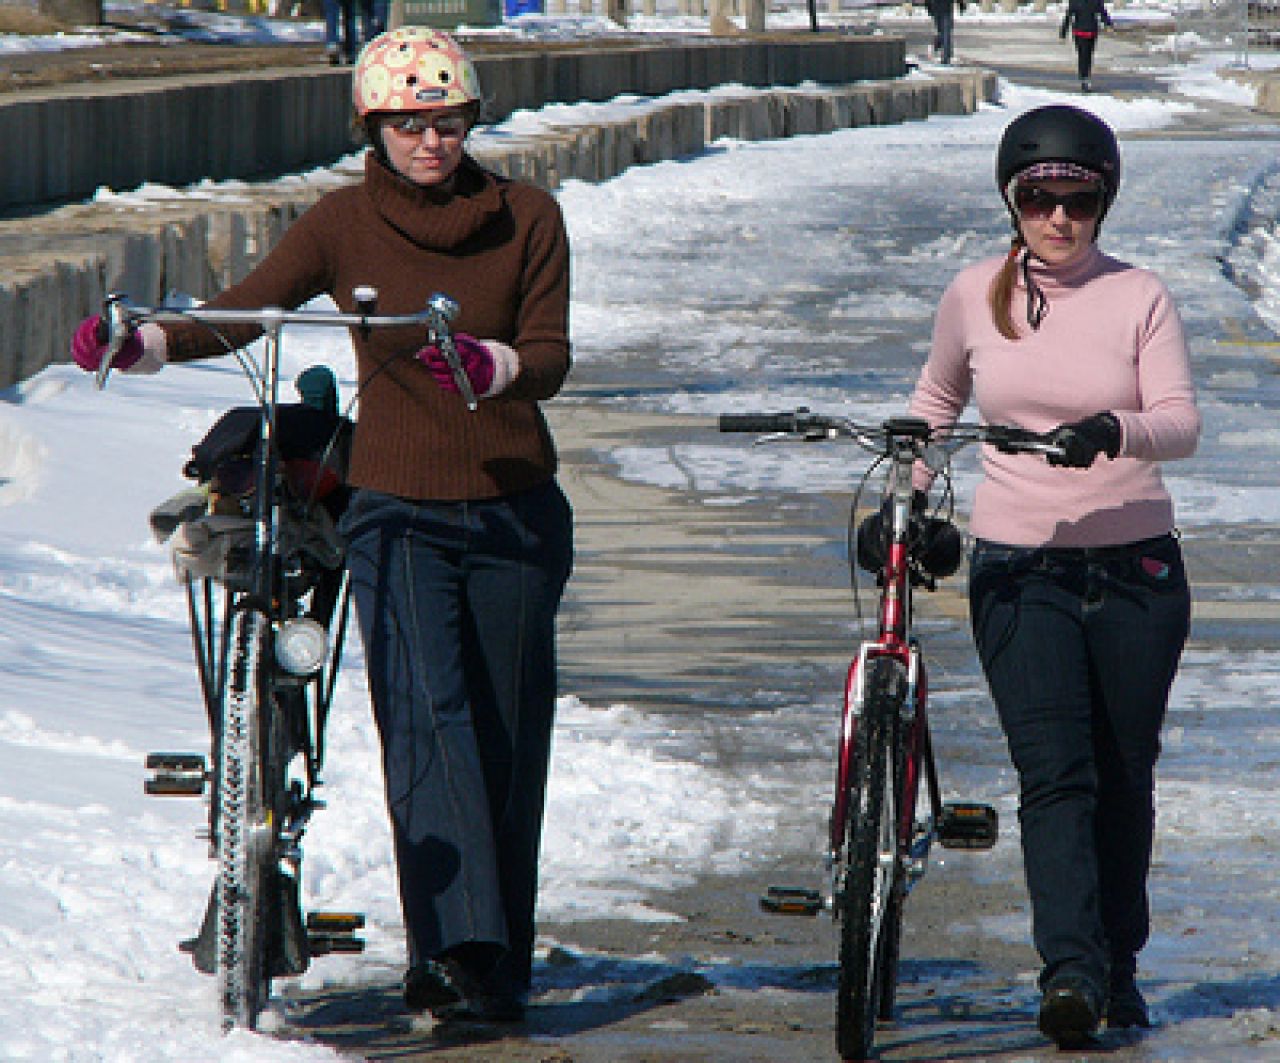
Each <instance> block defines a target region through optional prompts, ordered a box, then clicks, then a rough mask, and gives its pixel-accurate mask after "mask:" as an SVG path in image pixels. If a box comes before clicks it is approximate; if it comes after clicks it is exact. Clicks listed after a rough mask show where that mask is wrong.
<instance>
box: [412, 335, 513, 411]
mask: <svg viewBox="0 0 1280 1063" xmlns="http://www.w3.org/2000/svg"><path fill="white" fill-rule="evenodd" d="M453 347H454V350H455V351H456V352H457V354H458V363H459V365H460V366H461V368H462V371H463V373H465V374H466V377H467V382H468V383H469V384H470V385H471V391H472V393H473V394H474V395H475V397H476V398H479V399H484V398H492V397H493V396H494V395H496V394H498V392H500V391H501V390H502V389H503V388H505V387H506V386H507V385H508V384H509V383H511V379H512V377H514V376H515V370H516V369H517V368H518V364H517V359H516V353H515V351H514V350H513V349H512V348H510V347H508V346H507V345H506V344H502V343H497V342H495V341H493V340H478V339H476V338H475V337H474V336H468V335H467V334H466V333H465V332H455V333H454V335H453ZM415 357H416V358H417V359H418V361H419V362H421V363H422V364H423V365H424V366H426V368H427V371H428V372H429V373H430V374H431V375H432V376H433V377H434V378H435V381H436V383H437V384H439V385H440V387H442V388H443V389H444V390H445V391H452V392H454V393H455V394H461V392H462V389H461V388H460V387H459V386H458V380H457V378H456V377H455V376H454V373H453V367H452V366H450V365H449V360H448V359H447V358H446V357H445V355H444V352H443V351H442V350H440V348H439V347H437V346H436V345H435V344H433V343H429V344H427V346H425V347H423V348H422V349H421V350H420V351H418V353H417V354H416V355H415Z"/></svg>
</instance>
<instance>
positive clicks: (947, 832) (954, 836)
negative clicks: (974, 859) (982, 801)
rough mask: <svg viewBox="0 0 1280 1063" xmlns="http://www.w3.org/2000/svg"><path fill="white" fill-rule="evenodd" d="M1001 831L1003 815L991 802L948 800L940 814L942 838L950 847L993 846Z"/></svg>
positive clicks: (946, 846) (939, 834)
mask: <svg viewBox="0 0 1280 1063" xmlns="http://www.w3.org/2000/svg"><path fill="white" fill-rule="evenodd" d="M999 833H1000V817H999V816H998V815H997V813H996V810H995V809H994V808H992V807H991V806H990V805H977V804H971V803H969V802H964V801H957V802H948V803H947V804H945V805H943V806H942V815H941V816H939V817H938V841H940V842H941V843H942V845H943V848H946V849H990V848H991V847H992V846H993V845H995V843H996V838H997V837H998V836H999Z"/></svg>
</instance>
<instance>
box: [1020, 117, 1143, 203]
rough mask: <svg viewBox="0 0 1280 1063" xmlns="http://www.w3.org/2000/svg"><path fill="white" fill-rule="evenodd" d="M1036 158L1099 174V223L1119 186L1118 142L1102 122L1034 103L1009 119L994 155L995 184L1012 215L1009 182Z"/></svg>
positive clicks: (1037, 160)
mask: <svg viewBox="0 0 1280 1063" xmlns="http://www.w3.org/2000/svg"><path fill="white" fill-rule="evenodd" d="M1040 162H1069V163H1075V164H1076V165H1077V166H1082V167H1084V168H1085V169H1086V170H1091V171H1092V172H1093V173H1096V174H1098V175H1099V176H1100V177H1101V178H1102V185H1103V190H1104V193H1105V198H1104V200H1103V204H1102V213H1101V214H1099V215H1098V221H1099V222H1101V221H1102V219H1103V217H1105V216H1106V213H1107V209H1108V208H1109V207H1110V206H1111V204H1112V202H1113V201H1114V200H1115V198H1116V191H1117V190H1118V189H1119V188H1120V145H1119V144H1118V143H1117V142H1116V135H1115V133H1113V132H1112V131H1111V127H1110V126H1109V125H1107V123H1106V122H1104V121H1103V120H1102V119H1101V118H1099V117H1098V116H1097V115H1095V114H1091V113H1090V112H1088V111H1083V110H1081V109H1080V108H1079V107H1072V106H1071V105H1070V104H1065V103H1053V104H1049V105H1048V106H1046V107H1036V108H1035V109H1034V110H1030V111H1027V112H1026V113H1025V114H1021V115H1019V116H1018V117H1017V118H1015V119H1014V120H1013V121H1012V122H1010V123H1009V125H1008V128H1006V129H1005V131H1004V136H1003V137H1001V138H1000V150H999V151H998V152H997V153H996V184H997V186H998V187H999V189H1000V196H1001V198H1002V199H1003V200H1004V202H1005V206H1007V207H1008V208H1009V211H1010V213H1013V205H1012V204H1011V203H1010V202H1009V195H1008V189H1009V182H1010V181H1012V180H1013V179H1014V177H1016V176H1017V175H1018V174H1020V173H1021V172H1022V171H1023V170H1025V169H1027V167H1029V166H1034V165H1035V164H1036V163H1040Z"/></svg>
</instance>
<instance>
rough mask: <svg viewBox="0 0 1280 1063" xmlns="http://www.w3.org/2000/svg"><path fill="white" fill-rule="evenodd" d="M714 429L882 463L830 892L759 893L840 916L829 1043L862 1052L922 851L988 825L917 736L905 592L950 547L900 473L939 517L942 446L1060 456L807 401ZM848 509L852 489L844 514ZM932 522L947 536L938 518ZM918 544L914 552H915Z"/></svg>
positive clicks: (829, 855)
mask: <svg viewBox="0 0 1280 1063" xmlns="http://www.w3.org/2000/svg"><path fill="white" fill-rule="evenodd" d="M720 430H721V431H725V432H755V433H763V434H764V435H765V438H771V437H773V438H778V437H788V436H789V437H799V438H802V439H806V440H823V439H834V438H841V437H843V438H847V439H852V440H853V441H855V442H856V443H858V444H859V445H860V446H862V447H864V448H866V449H867V450H870V451H873V452H875V453H876V454H877V455H878V456H879V458H878V461H877V466H878V465H879V464H880V462H881V461H886V462H888V465H889V468H888V472H887V477H886V482H885V490H884V494H883V496H882V499H881V510H880V512H881V522H882V527H881V529H880V531H882V532H884V533H885V534H884V542H883V544H882V547H881V545H880V544H877V546H876V551H877V552H881V550H882V553H883V557H881V558H880V559H879V560H878V561H877V573H878V578H879V584H880V595H879V599H878V609H877V613H876V635H875V637H874V638H872V639H868V640H866V641H863V642H861V643H860V644H859V646H858V650H857V653H856V655H855V657H854V660H853V662H852V664H851V665H850V667H849V671H848V675H847V677H846V680H845V690H844V704H843V708H842V711H841V716H840V732H839V739H838V746H837V756H836V780H835V783H836V785H835V794H834V798H833V801H832V806H831V817H830V820H829V823H828V829H829V836H828V843H827V852H826V854H825V855H826V870H827V874H828V879H829V882H828V892H827V895H826V896H825V898H824V897H822V896H821V895H820V894H819V893H818V892H817V891H816V890H810V889H805V888H796V887H770V889H769V892H768V894H767V895H766V897H765V898H763V899H762V901H761V905H762V907H763V908H765V910H766V911H771V912H779V913H785V914H797V915H816V914H817V913H818V912H819V911H822V910H823V909H824V908H825V909H826V910H827V911H829V912H831V914H832V915H833V916H834V917H835V918H836V919H837V920H838V921H839V922H840V924H841V935H840V962H839V978H838V983H837V989H836V995H837V1005H836V1042H837V1046H838V1048H839V1049H840V1051H841V1054H842V1056H844V1057H845V1058H848V1059H853V1058H857V1059H861V1058H864V1057H865V1056H866V1055H867V1054H868V1053H870V1051H871V1050H872V1045H873V1041H874V1034H875V1024H876V1021H877V1020H879V1019H887V1018H889V1017H891V1016H892V1014H893V1007H894V998H895V993H896V985H897V965H898V951H899V945H900V938H901V931H902V917H903V904H904V902H905V899H906V896H907V894H908V893H909V892H910V890H911V887H912V886H913V885H914V884H915V883H916V882H917V881H918V880H919V879H920V877H921V876H922V875H923V874H924V871H925V867H926V863H927V860H928V854H929V850H930V847H931V846H932V844H933V842H934V841H935V840H940V841H941V842H942V844H943V845H946V846H948V847H959V848H971V849H982V848H990V847H991V845H993V844H994V842H995V831H996V814H995V810H994V809H992V808H990V807H988V806H984V805H975V804H969V803H960V804H948V805H944V804H943V802H942V796H941V787H940V785H939V782H938V773H937V768H936V765H935V763H934V757H933V749H932V744H931V742H930V737H929V722H928V713H927V701H928V692H929V689H928V688H929V684H928V677H927V672H926V668H925V664H924V659H923V655H922V653H921V649H920V645H919V642H918V641H917V639H916V638H915V636H914V635H913V633H912V619H913V617H912V605H913V601H912V595H913V590H914V587H915V585H916V584H917V583H918V584H920V585H923V586H925V587H927V588H929V589H931V590H932V589H933V588H934V587H935V586H936V578H937V577H939V576H945V575H949V574H950V573H951V572H953V571H954V568H955V564H958V562H959V556H958V551H959V542H958V539H957V540H955V547H956V556H955V557H954V558H950V557H948V555H945V554H943V555H942V556H937V555H934V556H932V557H929V556H927V555H926V553H925V550H924V544H925V543H926V541H927V540H926V539H925V538H924V535H925V529H927V528H928V527H929V526H930V524H929V522H927V521H925V522H922V521H920V520H919V519H918V517H917V515H916V514H915V513H914V512H913V489H912V474H913V472H914V470H915V467H916V464H917V462H920V461H925V462H926V464H927V465H928V466H929V467H930V468H932V469H933V470H934V471H935V472H940V473H942V474H943V479H944V483H946V484H947V487H946V489H945V490H944V492H943V499H944V502H945V503H947V505H948V514H947V515H948V517H949V504H950V502H951V501H952V496H951V492H950V487H949V480H948V479H947V476H946V473H947V469H948V464H949V460H950V449H951V448H953V447H958V446H961V445H964V444H966V443H975V442H987V443H991V444H993V445H994V446H996V447H997V448H998V449H1000V450H1003V451H1006V452H1008V453H1028V454H1039V455H1041V456H1061V454H1062V451H1061V448H1060V447H1058V446H1057V444H1055V443H1054V442H1052V440H1050V439H1049V438H1048V437H1046V436H1042V435H1039V434H1037V433H1034V432H1028V431H1026V430H1024V429H1020V428H1009V427H1001V426H986V425H959V424H953V425H949V426H944V427H941V428H935V427H931V426H930V425H929V424H927V423H926V422H924V421H922V420H918V419H915V418H909V417H902V418H891V419H889V420H888V421H885V422H883V423H882V424H880V425H875V426H872V425H866V424H858V423H856V422H854V421H852V420H849V419H847V418H841V417H824V416H821V415H817V414H812V413H810V412H809V411H808V410H806V409H800V410H797V411H796V412H795V413H789V414H727V415H724V416H722V417H721V418H720ZM933 450H936V451H937V453H936V454H934V453H931V451H933ZM868 475H870V474H869V473H868ZM860 491H861V489H859V492H860ZM856 506H857V496H856V495H855V499H854V510H855V511H856ZM851 516H852V513H851ZM930 519H931V520H933V521H934V523H935V524H938V525H941V526H942V528H943V529H945V530H946V531H949V532H951V533H952V535H954V536H958V533H957V532H955V529H954V528H953V527H951V525H950V522H949V520H941V521H936V520H935V519H934V518H930ZM851 527H852V525H851ZM935 531H936V528H935ZM917 534H918V535H919V541H918V542H917V541H916V538H917ZM874 541H875V540H871V542H874ZM944 541H945V540H944ZM850 547H851V556H850V559H849V561H850V565H851V566H854V565H855V564H857V563H859V561H861V558H858V557H855V556H853V555H856V554H857V550H856V549H855V548H854V544H853V543H852V542H851V543H850ZM917 547H918V548H919V550H920V553H919V556H917V555H916V554H915V553H913V550H915V549H916V548H917ZM952 561H954V562H955V564H952ZM935 570H936V571H935ZM855 586H856V585H855ZM922 778H923V780H924V782H925V783H926V786H927V794H928V799H929V816H928V817H927V818H926V819H923V820H921V819H918V818H917V816H916V806H917V803H918V798H919V790H920V783H921V780H922Z"/></svg>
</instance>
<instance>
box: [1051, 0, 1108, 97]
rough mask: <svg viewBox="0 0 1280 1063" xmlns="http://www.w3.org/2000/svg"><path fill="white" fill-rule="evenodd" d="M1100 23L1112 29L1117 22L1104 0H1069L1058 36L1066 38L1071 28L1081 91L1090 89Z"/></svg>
mask: <svg viewBox="0 0 1280 1063" xmlns="http://www.w3.org/2000/svg"><path fill="white" fill-rule="evenodd" d="M1099 23H1105V24H1106V26H1107V28H1108V29H1110V28H1111V27H1112V26H1113V25H1115V23H1113V22H1112V21H1111V16H1110V15H1109V14H1107V8H1106V5H1105V4H1104V3H1103V0H1068V3H1067V13H1066V14H1065V15H1063V16H1062V26H1061V27H1060V28H1059V30H1058V36H1059V37H1062V38H1065V37H1066V36H1067V30H1068V29H1070V30H1071V40H1072V43H1073V44H1075V46H1076V69H1077V71H1078V72H1079V74H1080V91H1081V92H1088V91H1089V87H1090V86H1089V75H1090V74H1091V73H1092V71H1093V49H1094V47H1095V46H1096V45H1097V43H1098V34H1099V33H1100V32H1101V26H1100V25H1099Z"/></svg>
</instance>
